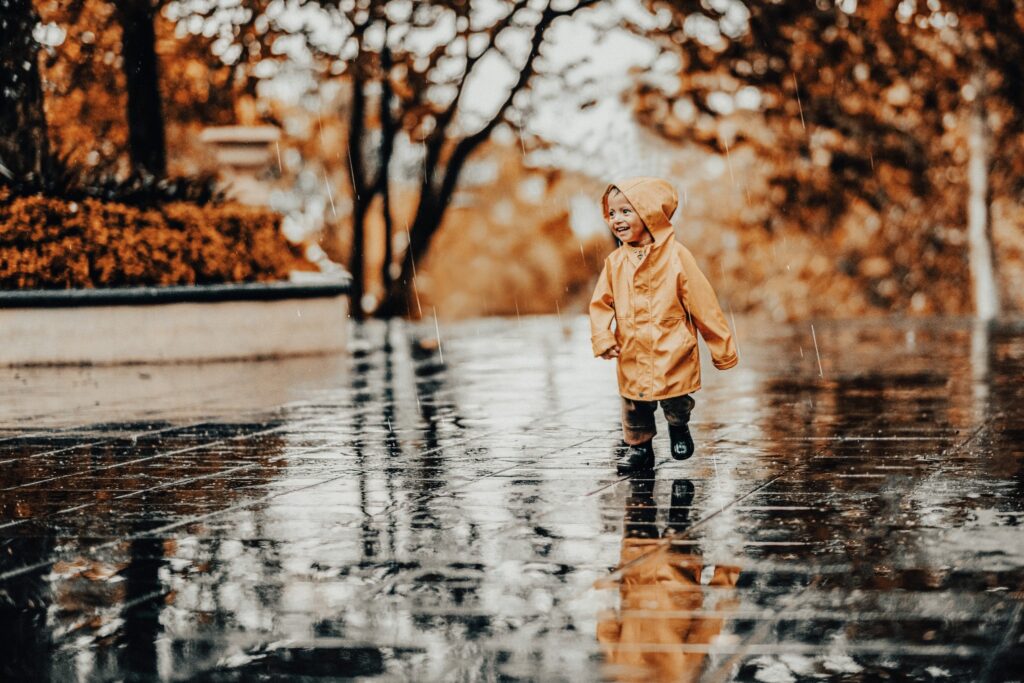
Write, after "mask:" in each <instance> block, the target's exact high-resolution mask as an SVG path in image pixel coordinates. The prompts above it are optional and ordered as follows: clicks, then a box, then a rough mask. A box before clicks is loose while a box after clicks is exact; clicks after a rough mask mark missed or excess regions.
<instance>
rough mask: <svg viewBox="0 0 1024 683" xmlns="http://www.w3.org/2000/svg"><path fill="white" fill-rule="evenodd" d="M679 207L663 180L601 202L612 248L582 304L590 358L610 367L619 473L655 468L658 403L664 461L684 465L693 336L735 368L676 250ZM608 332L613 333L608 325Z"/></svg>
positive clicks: (613, 188) (685, 259) (718, 325)
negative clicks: (617, 412) (667, 444)
mask: <svg viewBox="0 0 1024 683" xmlns="http://www.w3.org/2000/svg"><path fill="white" fill-rule="evenodd" d="M678 203H679V197H678V196H677V195H676V192H675V190H673V189H672V186H671V185H669V184H668V183H667V182H665V181H664V180H660V179H658V178H630V179H629V180H626V181H623V182H621V183H616V184H614V185H609V186H608V189H607V190H605V193H604V196H603V197H602V198H601V206H602V208H603V209H604V215H605V220H606V221H607V222H608V227H609V228H610V229H611V231H612V233H613V234H614V235H615V237H616V239H618V240H619V242H620V243H621V246H619V248H618V249H616V250H615V251H613V252H612V253H611V254H609V255H608V258H606V259H605V261H604V268H603V269H602V271H601V277H600V278H599V279H598V281H597V287H596V288H595V289H594V296H593V298H592V299H591V301H590V330H591V343H592V344H593V347H594V355H595V356H600V357H601V358H605V359H611V358H617V359H618V366H619V367H618V375H619V394H620V395H621V396H622V432H623V436H624V438H625V448H624V452H623V453H622V456H621V457H620V459H619V461H618V469H619V471H620V472H629V471H635V470H638V469H647V468H650V467H652V466H653V465H654V449H653V448H652V446H651V440H652V439H653V438H654V435H655V433H656V430H655V426H654V411H655V409H656V408H657V406H658V403H661V408H662V410H663V411H664V412H665V419H666V420H667V421H668V424H669V436H670V438H671V442H672V457H674V458H676V459H677V460H685V459H686V458H689V457H690V456H691V455H693V439H692V438H691V436H690V429H689V427H688V426H687V425H688V423H689V421H690V411H691V410H692V409H693V406H694V404H695V401H694V400H693V398H692V397H691V396H690V394H692V393H693V392H695V391H697V390H698V389H700V358H699V356H698V351H697V330H698V329H699V330H700V333H701V336H703V337H704V341H705V342H707V345H708V349H710V351H711V359H712V361H713V362H714V364H715V367H716V368H718V369H719V370H726V369H728V368H731V367H733V366H734V365H736V363H738V362H739V357H738V356H737V354H736V346H735V343H734V342H733V339H732V334H731V332H730V331H729V325H728V324H727V323H726V321H725V316H724V315H723V314H722V309H721V308H720V307H719V306H718V299H717V298H716V297H715V292H714V290H713V289H711V285H710V284H709V283H708V281H707V278H705V277H704V274H703V273H702V272H701V271H700V269H699V268H698V267H697V262H696V261H695V260H694V259H693V254H691V253H690V251H689V250H688V249H687V248H686V247H684V246H683V245H682V244H680V243H679V242H677V241H676V240H675V235H674V232H673V229H672V223H671V222H670V219H671V218H672V214H673V213H675V210H676V206H677V205H678ZM613 321H614V322H615V329H614V330H612V329H611V327H612V322H613Z"/></svg>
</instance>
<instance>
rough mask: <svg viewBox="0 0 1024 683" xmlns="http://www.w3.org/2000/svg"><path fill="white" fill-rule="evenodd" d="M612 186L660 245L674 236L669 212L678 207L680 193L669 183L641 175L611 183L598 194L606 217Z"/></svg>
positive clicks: (672, 212)
mask: <svg viewBox="0 0 1024 683" xmlns="http://www.w3.org/2000/svg"><path fill="white" fill-rule="evenodd" d="M613 189H618V190H619V192H621V193H622V194H623V195H625V197H626V199H627V200H628V201H629V203H630V204H632V205H633V208H634V209H636V212H637V214H639V215H640V218H641V220H643V222H644V225H646V226H647V229H648V230H649V231H650V232H651V236H652V237H653V238H654V243H655V244H662V243H663V242H665V241H666V240H669V239H671V238H672V237H673V236H674V235H675V231H674V230H673V229H672V214H674V213H675V212H676V207H678V206H679V195H678V194H676V191H675V189H673V187H672V186H671V185H670V184H669V183H668V182H666V181H664V180H662V179H661V178H650V177H646V176H641V177H638V178H627V179H626V180H623V181H621V182H617V183H612V184H611V185H609V186H608V187H607V189H605V191H604V195H602V197H601V209H602V211H603V212H604V215H605V216H607V215H608V194H609V193H610V192H611V191H612V190H613Z"/></svg>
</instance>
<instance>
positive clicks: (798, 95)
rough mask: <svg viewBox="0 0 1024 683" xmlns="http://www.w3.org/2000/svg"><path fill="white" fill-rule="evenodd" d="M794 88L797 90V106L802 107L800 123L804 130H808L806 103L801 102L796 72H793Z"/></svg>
mask: <svg viewBox="0 0 1024 683" xmlns="http://www.w3.org/2000/svg"><path fill="white" fill-rule="evenodd" d="M793 88H794V89H795V90H796V106H797V107H799V108H800V125H801V126H803V128H804V132H807V123H806V122H805V121H804V105H803V103H802V102H800V84H799V83H797V82H796V74H793Z"/></svg>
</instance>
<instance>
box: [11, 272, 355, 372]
mask: <svg viewBox="0 0 1024 683" xmlns="http://www.w3.org/2000/svg"><path fill="white" fill-rule="evenodd" d="M347 291H348V284H347V282H335V283H301V284H299V283H288V282H283V283H256V284H242V285H211V286H196V287H142V288H125V289H105V290H101V289H96V290H68V291H31V292H29V291H25V292H3V293H0V365H7V366H10V365H97V364H98V365H106V364H122V363H175V362H195V361H211V360H229V359H241V358H271V357H283V356H297V355H308V354H317V353H332V352H337V351H341V350H343V349H344V348H345V340H346V332H347V325H348V298H347V296H346V293H347Z"/></svg>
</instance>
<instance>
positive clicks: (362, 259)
mask: <svg viewBox="0 0 1024 683" xmlns="http://www.w3.org/2000/svg"><path fill="white" fill-rule="evenodd" d="M352 76H353V77H352V98H351V100H350V109H349V124H348V164H349V166H348V168H349V175H350V180H351V184H352V250H351V253H350V254H349V264H348V269H349V272H350V273H352V293H351V294H350V295H349V300H350V301H351V302H352V306H351V311H352V315H354V316H356V318H362V317H363V316H364V314H365V311H364V309H363V295H364V293H365V292H366V230H365V227H366V211H367V209H368V208H369V205H370V199H371V197H370V196H369V194H370V193H369V192H368V188H367V184H366V180H365V178H366V169H365V165H364V164H363V154H362V143H363V133H364V131H365V122H364V120H363V115H364V114H365V110H366V93H365V91H364V90H363V84H364V77H363V73H362V71H361V67H360V65H359V64H358V63H357V64H354V66H353V72H352Z"/></svg>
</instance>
